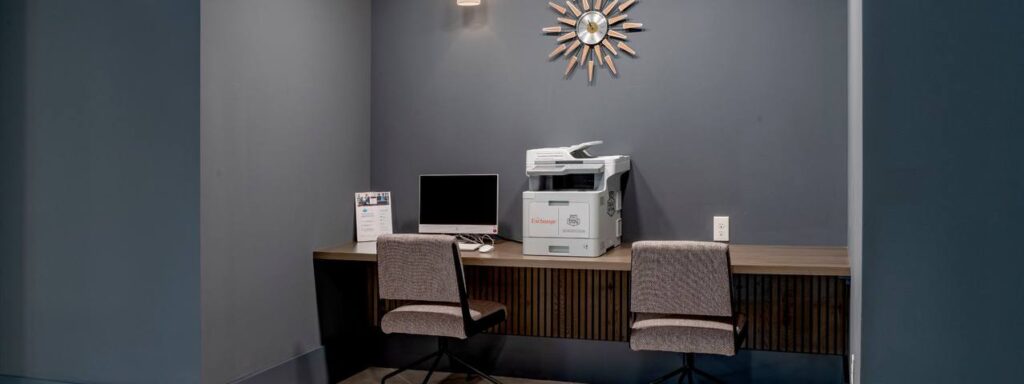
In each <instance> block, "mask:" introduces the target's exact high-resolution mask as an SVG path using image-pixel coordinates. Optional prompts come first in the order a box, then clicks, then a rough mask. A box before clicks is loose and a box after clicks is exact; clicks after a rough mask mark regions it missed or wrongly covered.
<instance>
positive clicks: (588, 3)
mask: <svg viewBox="0 0 1024 384" xmlns="http://www.w3.org/2000/svg"><path fill="white" fill-rule="evenodd" d="M583 10H584V11H589V10H590V2H589V1H587V0H583Z"/></svg>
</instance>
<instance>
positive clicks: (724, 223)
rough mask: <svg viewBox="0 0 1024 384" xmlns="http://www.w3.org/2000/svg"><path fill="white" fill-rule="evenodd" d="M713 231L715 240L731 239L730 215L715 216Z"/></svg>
mask: <svg viewBox="0 0 1024 384" xmlns="http://www.w3.org/2000/svg"><path fill="white" fill-rule="evenodd" d="M713 233H714V239H715V241H729V216H715V219H714V232H713Z"/></svg>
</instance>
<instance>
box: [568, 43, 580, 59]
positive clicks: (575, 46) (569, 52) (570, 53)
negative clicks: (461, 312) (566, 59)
mask: <svg viewBox="0 0 1024 384" xmlns="http://www.w3.org/2000/svg"><path fill="white" fill-rule="evenodd" d="M579 47H580V41H579V40H576V41H573V42H572V45H570V46H569V49H566V50H565V56H569V55H573V52H576V48H579Z"/></svg>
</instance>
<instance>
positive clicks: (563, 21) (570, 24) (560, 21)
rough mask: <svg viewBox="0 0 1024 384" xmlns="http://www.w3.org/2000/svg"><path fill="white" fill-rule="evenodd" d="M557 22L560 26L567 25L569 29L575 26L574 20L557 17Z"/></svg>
mask: <svg viewBox="0 0 1024 384" xmlns="http://www.w3.org/2000/svg"><path fill="white" fill-rule="evenodd" d="M558 22H559V23H562V24H568V25H569V26H571V27H575V26H576V19H570V18H568V17H559V18H558Z"/></svg>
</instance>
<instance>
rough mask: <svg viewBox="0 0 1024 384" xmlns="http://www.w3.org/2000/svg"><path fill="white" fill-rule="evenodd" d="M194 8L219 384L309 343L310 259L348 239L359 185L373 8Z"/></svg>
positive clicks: (312, 343) (239, 1) (206, 346)
mask: <svg viewBox="0 0 1024 384" xmlns="http://www.w3.org/2000/svg"><path fill="white" fill-rule="evenodd" d="M202 14H203V17H202V58H201V68H202V79H203V82H202V119H201V120H202V129H201V131H202V134H201V138H202V144H201V147H202V150H201V152H202V171H201V174H202V193H201V194H202V204H201V205H202V214H201V217H202V218H201V223H202V240H201V243H202V245H201V250H202V289H201V290H202V351H203V359H202V360H203V363H202V379H203V382H206V383H224V382H228V381H232V380H237V379H241V378H246V377H248V378H251V377H252V375H253V374H254V373H257V372H260V371H264V370H267V369H269V368H271V367H275V366H279V365H281V364H282V363H284V364H287V363H286V362H287V361H289V360H292V359H293V358H295V357H299V356H303V355H305V354H306V353H307V352H310V351H314V350H316V349H317V348H318V347H319V345H320V340H319V335H318V327H317V312H316V293H315V291H314V281H313V260H312V251H313V249H315V248H317V247H322V246H327V245H333V244H338V243H343V242H346V241H351V240H352V239H353V232H352V231H353V229H352V228H353V222H354V219H353V217H354V213H353V204H354V198H353V193H354V192H356V191H360V190H366V189H367V188H368V187H369V185H370V176H369V167H368V163H369V161H370V145H369V143H370V99H369V96H368V95H369V94H370V56H369V52H370V1H369V0H295V1H275V0H204V1H202ZM314 356H318V357H320V358H321V359H322V356H323V355H322V353H316V354H315V355H314ZM298 366H305V367H311V368H310V369H317V368H315V367H319V369H322V368H323V365H322V364H300V365H298ZM269 372H274V373H273V375H275V376H273V377H276V378H280V377H282V376H279V374H280V373H281V372H283V371H279V370H272V371H269ZM285 373H287V372H285ZM318 377H319V378H322V377H323V375H322V372H320V373H314V372H297V371H296V372H294V375H291V376H289V378H288V379H286V380H284V381H280V382H303V381H305V380H306V379H310V381H315V379H316V378H318ZM275 380H276V379H275Z"/></svg>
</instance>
